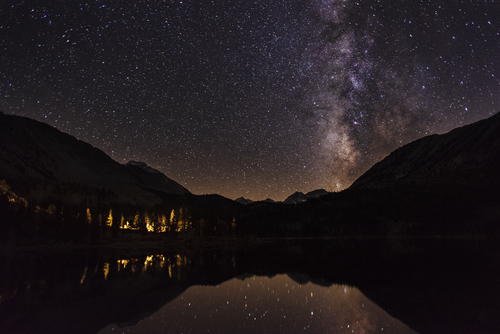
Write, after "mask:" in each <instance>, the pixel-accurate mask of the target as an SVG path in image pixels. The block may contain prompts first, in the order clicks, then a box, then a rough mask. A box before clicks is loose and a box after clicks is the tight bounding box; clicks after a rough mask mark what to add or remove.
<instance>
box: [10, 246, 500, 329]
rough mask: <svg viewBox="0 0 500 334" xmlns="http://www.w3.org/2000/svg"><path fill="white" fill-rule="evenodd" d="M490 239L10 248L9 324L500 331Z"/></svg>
mask: <svg viewBox="0 0 500 334" xmlns="http://www.w3.org/2000/svg"><path fill="white" fill-rule="evenodd" d="M498 268H500V244H499V242H498V241H497V240H496V239H495V240H489V239H473V240H470V239H464V240H461V239H393V240H389V239H329V240H325V239H314V240H272V241H271V240H269V241H264V242H263V243H262V244H258V245H254V246H245V247H236V246H234V245H233V246H231V247H223V246H219V247H215V246H214V245H211V246H210V247H203V245H201V246H197V247H191V248H190V247H182V248H181V249H178V250H175V251H173V250H171V251H168V252H153V251H152V252H143V251H141V252H139V251H134V250H126V251H125V250H117V249H105V248H104V249H100V250H97V249H88V250H82V249H79V250H72V251H69V250H66V251H48V250H46V251H40V252H17V253H12V252H3V254H2V255H1V256H0V333H207V332H209V333H298V332H300V333H302V332H304V333H500V319H499V317H498V314H500V274H499V269H498Z"/></svg>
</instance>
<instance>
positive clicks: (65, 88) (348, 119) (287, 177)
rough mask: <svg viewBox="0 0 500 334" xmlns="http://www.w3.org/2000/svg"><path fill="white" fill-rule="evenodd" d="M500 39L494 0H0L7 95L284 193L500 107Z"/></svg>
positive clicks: (209, 181)
mask: <svg viewBox="0 0 500 334" xmlns="http://www.w3.org/2000/svg"><path fill="white" fill-rule="evenodd" d="M499 54H500V4H499V3H498V2H496V1H494V0H470V1H469V0H467V1H458V0H457V1H452V0H446V1H435V0H432V1H426V0H422V1H415V0H406V1H384V0H379V1H376V0H368V1H362V0H357V1H350V0H300V1H299V0H290V1H285V0H281V1H277V0H276V1H275V0H259V1H247V0H244V1H243V0H234V1H233V0H227V1H226V0H220V1H194V0H184V1H169V0H167V1H140V0H135V1H128V0H121V1H117V0H115V1H111V0H107V1H105V0H103V1H101V0H97V1H86V2H82V1H76V0H71V1H69V0H68V1H62V0H61V1H55V0H54V1H46V0H36V1H10V0H7V1H6V0H3V1H2V3H1V4H0V110H2V111H3V112H4V113H7V114H14V115H21V116H28V117H31V118H34V119H37V120H40V121H44V122H46V123H48V124H51V125H53V126H55V127H56V128H58V129H59V130H61V131H64V132H67V133H69V134H71V135H74V136H76V137H77V138H78V139H81V140H84V141H86V142H89V143H90V144H92V145H94V146H95V147H97V148H100V149H102V150H104V151H105V152H106V153H107V154H108V155H110V156H111V157H112V158H113V159H115V160H116V161H118V162H121V163H124V162H127V161H129V160H137V161H143V162H146V163H147V164H148V165H150V166H152V167H154V168H156V169H158V170H160V171H162V172H163V173H165V174H166V175H167V176H169V177H170V178H172V179H174V180H176V181H177V182H179V183H181V184H182V185H183V186H185V187H186V188H188V189H189V190H190V191H191V192H193V193H195V194H208V193H210V194H211V193H218V194H221V195H223V196H226V197H229V198H232V199H234V198H237V197H240V196H244V197H246V198H250V199H253V200H259V199H265V198H267V197H270V198H273V199H275V200H283V199H285V198H286V197H287V196H288V195H290V194H292V193H293V192H295V191H302V192H308V191H311V190H314V189H318V188H324V189H326V190H329V191H337V190H341V189H344V188H346V187H348V186H349V185H350V184H351V183H352V182H353V181H354V180H355V179H356V178H357V177H359V176H360V175H361V174H362V173H363V172H364V171H366V170H367V169H368V168H369V167H371V166H372V165H373V164H374V163H375V162H377V161H379V160H380V159H382V158H383V157H385V156H386V155H387V154H388V153H390V152H391V151H392V150H394V149H395V148H397V147H399V146H401V145H403V144H405V143H408V142H410V141H412V140H415V139H418V138H421V137H423V136H425V135H427V134H432V133H443V132H446V131H448V130H450V129H452V128H454V127H457V126H461V125H464V124H467V123H471V122H473V121H477V120H479V119H483V118H486V117H488V116H490V115H492V114H493V113H495V112H496V111H498V110H499V108H498V105H499V104H500V97H499V94H498V91H499V88H500V61H499V60H500V59H499V58H500V56H499Z"/></svg>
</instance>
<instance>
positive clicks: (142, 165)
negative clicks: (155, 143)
mask: <svg viewBox="0 0 500 334" xmlns="http://www.w3.org/2000/svg"><path fill="white" fill-rule="evenodd" d="M125 166H135V167H139V168H141V169H143V170H144V171H146V172H148V173H155V174H158V173H161V172H160V171H157V170H156V169H154V168H153V167H150V166H148V165H147V164H146V163H145V162H141V161H134V160H131V161H129V162H127V163H126V164H125Z"/></svg>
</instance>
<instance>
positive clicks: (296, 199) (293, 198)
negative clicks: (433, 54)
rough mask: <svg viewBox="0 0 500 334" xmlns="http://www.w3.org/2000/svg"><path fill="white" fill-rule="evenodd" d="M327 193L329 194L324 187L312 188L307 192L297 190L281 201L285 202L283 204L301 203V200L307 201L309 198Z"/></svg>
mask: <svg viewBox="0 0 500 334" xmlns="http://www.w3.org/2000/svg"><path fill="white" fill-rule="evenodd" d="M327 194H329V192H328V191H326V190H325V189H317V190H313V191H310V192H308V193H307V194H304V193H302V192H300V191H297V192H295V193H293V194H292V195H290V196H288V197H287V198H286V199H285V200H284V201H283V203H285V204H297V203H302V202H305V201H307V200H308V199H310V198H317V197H320V196H323V195H327Z"/></svg>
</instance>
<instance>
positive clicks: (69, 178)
mask: <svg viewBox="0 0 500 334" xmlns="http://www.w3.org/2000/svg"><path fill="white" fill-rule="evenodd" d="M0 152H1V156H0V178H2V179H7V180H8V181H9V182H12V183H16V182H26V180H39V181H41V182H44V183H49V184H57V185H63V184H68V183H78V184H84V185H86V186H89V187H94V188H100V189H101V188H104V189H108V190H111V191H113V192H114V193H115V195H116V200H117V201H121V202H135V203H137V204H144V205H147V204H148V203H158V202H160V201H161V198H160V197H159V196H158V194H157V193H155V192H160V193H166V194H172V195H185V194H190V192H189V191H188V190H187V189H186V188H184V187H182V186H181V185H180V184H178V183H177V182H175V181H173V180H171V179H169V178H168V177H167V176H165V175H164V174H163V173H160V172H159V171H156V172H157V173H151V172H150V171H148V169H150V170H154V169H152V168H151V167H149V166H147V165H146V164H144V163H140V164H141V166H142V167H139V166H137V163H136V165H133V164H131V165H127V164H125V165H122V164H120V163H118V162H116V161H115V160H113V159H112V158H111V157H109V156H108V155H107V154H106V153H104V152H103V151H102V150H100V149H98V148H95V147H93V146H92V145H90V144H88V143H86V142H84V141H81V140H78V139H77V138H75V137H74V136H71V135H69V134H66V133H64V132H62V131H59V130H58V129H56V128H54V127H52V126H50V125H48V124H46V123H43V122H39V121H36V120H33V119H30V118H26V117H21V116H15V115H6V114H3V113H0ZM145 166H146V167H145ZM151 190H153V191H151ZM30 196H35V195H34V194H31V195H28V197H30ZM76 200H78V199H76Z"/></svg>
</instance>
